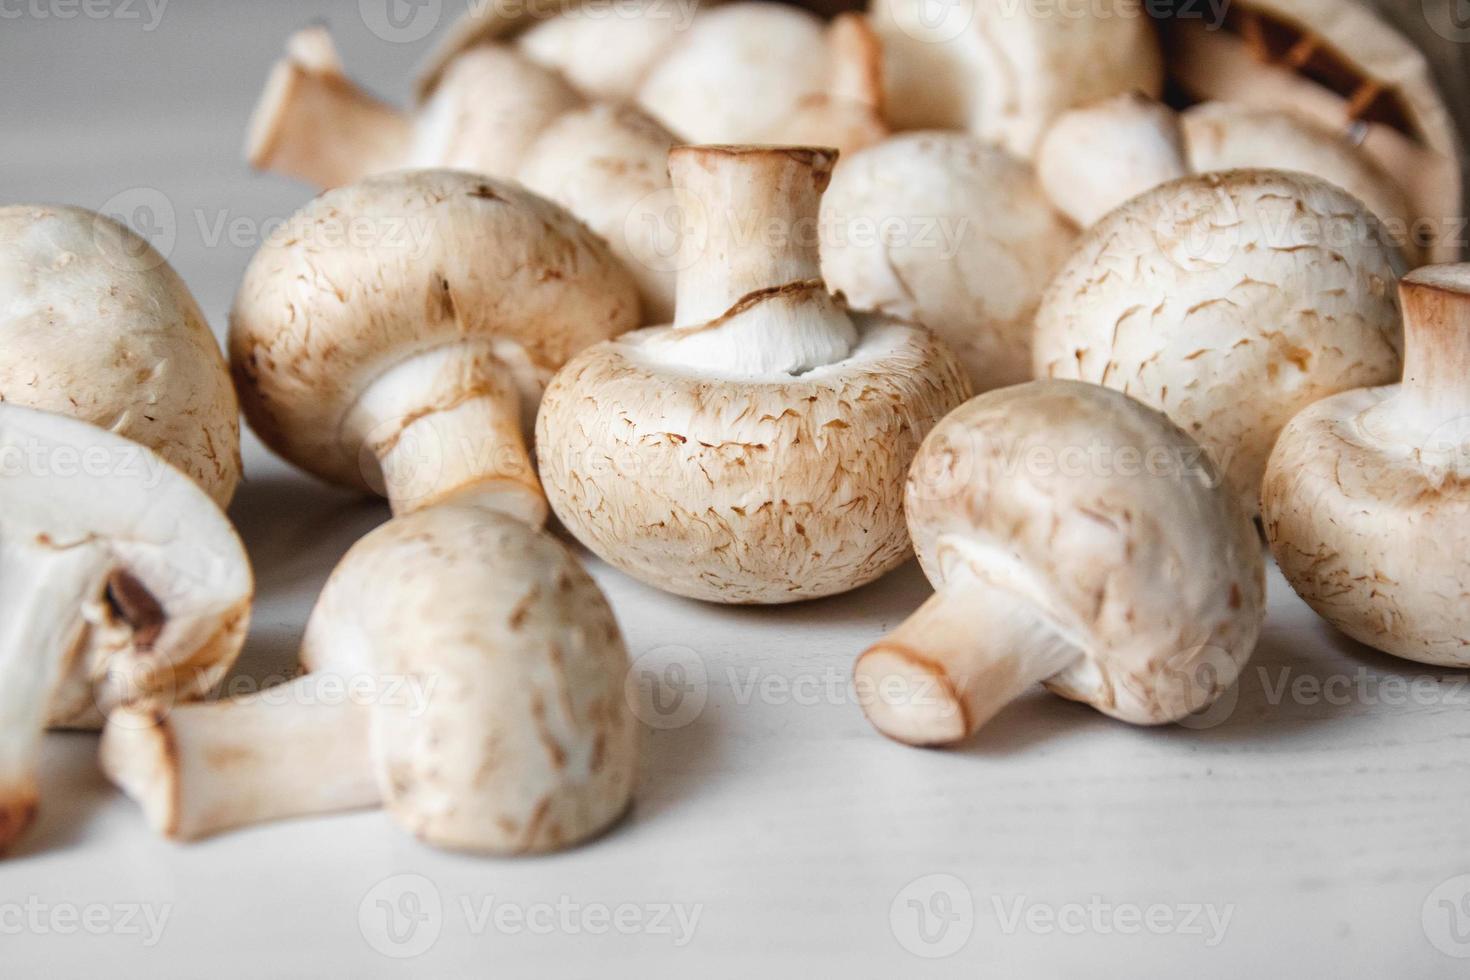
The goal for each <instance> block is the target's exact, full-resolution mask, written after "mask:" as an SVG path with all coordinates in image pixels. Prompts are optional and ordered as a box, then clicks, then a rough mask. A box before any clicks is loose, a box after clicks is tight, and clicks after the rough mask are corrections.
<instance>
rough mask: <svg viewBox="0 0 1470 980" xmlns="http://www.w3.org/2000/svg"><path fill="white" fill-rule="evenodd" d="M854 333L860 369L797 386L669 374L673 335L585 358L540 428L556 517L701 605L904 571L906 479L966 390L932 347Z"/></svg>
mask: <svg viewBox="0 0 1470 980" xmlns="http://www.w3.org/2000/svg"><path fill="white" fill-rule="evenodd" d="M852 319H853V321H854V322H855V323H856V324H857V326H858V330H859V340H858V343H857V346H856V347H855V348H854V350H853V351H852V354H851V356H849V357H848V358H846V359H843V360H840V361H838V362H836V363H834V364H830V365H827V366H822V367H817V368H815V369H814V370H811V371H810V372H808V373H805V374H802V375H800V376H799V377H789V376H782V377H781V378H779V379H777V378H771V379H764V378H745V379H733V378H732V379H724V378H719V377H713V376H711V375H710V374H708V373H704V372H696V371H693V370H680V369H679V368H678V367H676V366H674V365H661V364H659V363H658V362H657V360H656V359H655V358H654V357H652V356H650V354H649V350H650V348H651V347H654V346H656V345H657V344H658V342H659V341H660V339H661V338H662V337H664V336H667V335H668V333H669V331H668V330H667V329H666V328H659V329H654V330H643V331H638V332H636V333H632V334H628V335H625V336H624V337H622V338H619V339H618V340H614V341H610V342H608V343H605V344H600V345H598V346H596V347H593V348H590V349H588V350H587V351H585V352H584V353H582V354H581V355H579V356H578V357H576V358H575V359H573V360H572V361H571V362H570V363H569V364H568V365H567V366H566V368H564V369H563V370H562V372H561V373H560V374H558V375H557V377H556V378H555V379H554V380H553V381H552V383H551V385H550V387H549V388H548V389H547V393H546V398H545V400H544V401H543V402H542V406H541V416H540V419H539V421H538V423H537V446H538V453H539V458H540V466H541V472H542V478H543V480H544V481H545V484H546V488H547V496H548V499H549V500H550V502H551V506H552V509H553V510H554V511H555V512H556V514H557V516H558V517H559V518H560V519H561V521H562V523H564V524H565V525H566V526H567V528H568V529H569V530H570V531H572V533H573V534H575V535H576V536H577V538H578V539H579V540H580V541H582V542H583V543H584V544H586V545H587V546H588V547H589V548H591V549H592V550H593V551H594V552H596V553H597V554H598V555H599V557H601V558H602V559H603V560H605V561H607V562H608V563H609V564H611V565H613V566H615V567H617V568H619V569H621V570H622V571H624V572H626V573H628V574H629V575H632V576H633V577H635V578H638V579H640V580H642V581H644V582H648V583H650V584H652V585H655V586H657V587H658V588H661V589H664V590H665V591H668V592H673V593H675V594H678V595H684V596H689V597H692V598H696V599H704V600H709V601H719V602H727V603H779V602H793V601H797V600H801V599H811V598H816V597H819V596H824V595H831V594H835V593H838V592H844V591H847V590H849V589H853V588H856V587H858V586H859V585H862V584H865V583H867V582H870V581H872V580H874V579H876V578H878V577H879V576H881V575H883V574H884V573H885V572H887V571H889V570H891V569H892V568H894V567H896V566H897V565H899V564H900V563H902V562H903V561H904V559H905V558H906V557H907V556H908V554H909V544H908V535H907V532H906V530H905V529H904V527H903V520H902V516H901V515H902V501H901V497H902V485H903V476H904V473H905V472H906V470H907V468H908V462H909V460H910V459H912V457H913V453H914V452H915V450H916V449H917V448H918V445H919V441H920V440H921V439H922V438H923V437H924V434H925V433H926V432H928V430H929V428H930V427H931V426H932V425H933V424H934V423H935V422H936V421H938V419H939V418H941V417H942V416H943V415H944V414H945V413H946V412H948V411H949V410H950V409H951V408H953V407H954V406H955V405H957V404H959V403H960V402H961V401H963V400H964V398H965V397H966V395H967V394H968V388H969V386H968V384H967V382H966V379H965V378H964V375H963V371H962V369H961V368H960V366H959V364H958V362H957V361H956V360H955V358H954V355H953V354H951V353H949V351H948V349H947V348H946V347H945V346H944V345H943V344H942V343H940V342H938V341H937V340H936V339H935V338H934V337H933V336H932V335H930V334H929V333H928V331H925V330H923V329H919V328H915V327H912V326H909V325H907V324H901V323H895V322H892V321H888V320H885V319H882V318H879V317H873V316H866V315H863V314H853V315H852ZM646 527H657V528H658V533H657V534H656V535H645V534H642V533H640V529H641V528H646ZM793 542H799V546H798V547H793Z"/></svg>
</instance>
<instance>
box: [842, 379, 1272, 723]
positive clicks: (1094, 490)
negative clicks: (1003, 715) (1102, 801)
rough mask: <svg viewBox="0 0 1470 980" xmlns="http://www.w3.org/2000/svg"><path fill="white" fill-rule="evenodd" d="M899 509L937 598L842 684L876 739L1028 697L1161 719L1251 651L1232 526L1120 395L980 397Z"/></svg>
mask: <svg viewBox="0 0 1470 980" xmlns="http://www.w3.org/2000/svg"><path fill="white" fill-rule="evenodd" d="M907 506H908V520H909V528H910V529H911V530H912V532H913V536H914V547H915V549H916V550H917V551H918V553H919V560H920V562H922V563H923V566H924V571H925V573H926V574H927V575H928V576H929V579H930V581H932V582H933V583H934V586H935V589H936V590H937V591H936V593H935V595H934V597H933V598H932V599H930V600H929V601H928V602H927V603H925V604H924V605H923V606H922V607H921V608H920V609H919V611H918V612H916V613H915V614H914V615H913V616H911V617H910V618H909V619H908V620H907V621H906V622H905V623H903V625H901V626H899V627H898V629H896V630H894V631H893V632H892V633H891V634H889V635H888V636H887V637H885V638H884V639H883V640H881V641H880V642H879V643H877V644H876V645H875V646H874V647H873V648H872V649H870V650H868V651H867V652H866V653H864V654H863V655H862V656H861V657H860V658H859V659H858V662H857V668H856V681H857V690H858V692H859V694H860V696H861V697H862V698H863V709H864V711H865V712H866V713H867V715H868V718H869V720H870V721H871V722H872V723H873V725H874V726H875V727H877V729H878V730H879V731H881V732H882V733H883V734H885V735H887V736H889V737H890V738H894V739H897V740H899V741H901V742H907V743H910V744H913V745H948V744H951V743H953V742H957V741H959V740H960V739H963V738H965V737H966V736H968V735H971V734H973V733H974V732H975V731H976V730H978V729H979V728H980V727H981V726H982V725H984V724H985V723H986V722H987V721H989V720H990V718H991V717H993V716H994V715H995V713H996V712H998V711H999V710H1000V709H1001V708H1003V707H1004V706H1005V705H1006V704H1008V703H1009V702H1010V701H1012V700H1014V699H1015V698H1016V697H1018V696H1019V695H1020V694H1022V693H1023V692H1024V691H1025V690H1026V689H1027V688H1029V687H1030V686H1031V685H1033V684H1036V683H1038V682H1042V683H1045V684H1046V686H1047V687H1048V688H1049V689H1050V690H1052V691H1053V692H1054V693H1056V694H1060V695H1061V696H1062V697H1065V698H1070V699H1072V700H1074V701H1082V702H1085V703H1087V704H1090V705H1092V706H1093V707H1095V708H1097V709H1098V710H1099V711H1101V712H1103V713H1104V714H1107V715H1111V716H1112V717H1114V718H1120V719H1122V720H1123V721H1128V722H1132V723H1134V724H1140V725H1156V724H1162V723H1166V722H1171V721H1178V720H1179V719H1181V718H1183V717H1184V716H1186V715H1188V714H1190V713H1192V712H1195V711H1199V710H1201V709H1203V708H1205V707H1207V706H1208V705H1210V704H1212V703H1213V702H1214V701H1215V699H1216V698H1218V697H1219V695H1220V694H1221V693H1222V692H1224V691H1225V690H1226V689H1227V688H1229V686H1230V685H1231V683H1233V681H1234V680H1235V677H1236V676H1237V674H1238V673H1239V671H1240V669H1241V667H1242V666H1244V664H1245V662H1246V661H1247V660H1248V659H1249V657H1250V655H1251V651H1252V650H1253V649H1254V647H1255V643H1256V637H1257V635H1258V634H1259V632H1260V627H1261V621H1262V619H1263V616H1264V613H1265V601H1266V596H1265V563H1264V560H1263V557H1262V549H1261V547H1260V544H1259V541H1258V539H1257V537H1256V533H1255V528H1254V526H1253V525H1252V523H1251V520H1250V518H1249V517H1248V516H1247V512H1245V511H1243V510H1241V509H1240V508H1239V507H1238V506H1236V504H1235V501H1234V500H1233V499H1232V497H1231V495H1230V494H1229V493H1228V492H1226V491H1225V490H1224V489H1222V487H1221V484H1220V481H1219V478H1218V474H1217V473H1216V471H1215V470H1214V468H1213V467H1212V466H1211V464H1210V462H1209V460H1208V458H1207V457H1206V456H1205V454H1204V451H1203V450H1202V449H1201V448H1200V447H1199V445H1198V444H1197V443H1195V442H1194V440H1192V439H1190V438H1189V436H1188V435H1186V434H1185V433H1184V432H1182V431H1181V430H1180V429H1178V428H1177V427H1176V426H1174V425H1173V424H1172V423H1170V422H1169V420H1168V419H1166V418H1165V417H1164V416H1163V415H1161V414H1159V413H1158V412H1155V411H1153V410H1152V409H1149V408H1147V407H1145V406H1143V405H1142V404H1140V403H1138V402H1136V401H1134V400H1133V399H1131V398H1128V397H1126V396H1124V395H1121V394H1118V393H1116V392H1113V391H1110V390H1108V389H1106V388H1101V387H1098V386H1096V385H1087V384H1079V383H1077V382H1065V381H1036V382H1031V383H1029V384H1024V385H1018V386H1015V387H1011V388H1006V389H1003V390H1000V391H992V392H990V393H988V394H985V395H981V396H980V397H978V398H976V399H975V400H973V401H971V402H970V403H968V404H967V405H965V406H964V407H962V408H960V409H959V410H958V411H956V412H954V413H953V414H952V415H950V416H949V417H948V418H946V419H945V420H944V421H943V422H941V423H940V424H939V425H938V426H937V427H936V428H935V430H934V431H933V432H932V433H930V435H929V438H928V439H927V440H925V442H924V446H923V448H922V449H921V450H920V451H919V455H918V458H917V459H915V461H914V466H913V470H912V471H911V473H910V475H909V481H908V495H907Z"/></svg>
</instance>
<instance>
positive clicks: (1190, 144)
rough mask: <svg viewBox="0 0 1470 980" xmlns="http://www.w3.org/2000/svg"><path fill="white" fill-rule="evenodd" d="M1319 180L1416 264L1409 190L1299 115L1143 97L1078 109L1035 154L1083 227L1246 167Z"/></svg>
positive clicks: (1054, 193) (1048, 183)
mask: <svg viewBox="0 0 1470 980" xmlns="http://www.w3.org/2000/svg"><path fill="white" fill-rule="evenodd" d="M1249 167H1254V168H1272V169H1276V170H1295V171H1300V172H1301V173H1308V174H1312V175H1313V176H1315V177H1321V178H1322V179H1323V180H1325V181H1327V182H1328V183H1330V184H1335V185H1336V186H1338V187H1340V188H1342V189H1343V190H1345V191H1347V192H1348V193H1349V194H1351V195H1352V196H1353V197H1356V198H1357V199H1358V200H1360V201H1362V202H1363V203H1364V204H1366V205H1367V206H1368V210H1370V211H1372V212H1373V213H1374V214H1375V215H1377V216H1378V218H1379V219H1380V220H1382V221H1384V222H1385V224H1386V226H1387V227H1388V228H1389V229H1390V230H1391V231H1394V230H1397V231H1395V233H1394V237H1395V238H1396V239H1398V240H1399V242H1400V245H1401V247H1402V248H1403V249H1404V252H1405V256H1406V257H1407V258H1409V259H1411V260H1413V259H1417V258H1418V254H1419V253H1418V249H1417V247H1416V246H1415V243H1414V242H1413V241H1412V240H1411V239H1410V238H1409V237H1408V236H1407V234H1406V233H1405V232H1406V230H1407V229H1408V228H1410V227H1411V226H1412V224H1413V222H1414V220H1415V216H1414V215H1411V214H1410V213H1409V203H1408V201H1407V200H1406V199H1405V198H1404V194H1403V192H1402V190H1401V189H1400V188H1399V187H1398V185H1396V184H1395V183H1394V182H1393V180H1392V179H1391V178H1390V177H1389V176H1388V174H1386V173H1384V172H1383V170H1382V169H1381V168H1380V167H1379V166H1378V165H1377V164H1376V163H1375V162H1374V161H1373V159H1372V158H1371V157H1369V156H1367V155H1365V154H1363V153H1361V152H1360V151H1359V150H1358V149H1357V148H1356V147H1354V146H1353V145H1352V144H1350V143H1349V142H1348V141H1347V140H1346V139H1344V138H1343V137H1341V136H1340V135H1338V134H1336V133H1334V132H1332V131H1331V130H1328V129H1327V128H1325V127H1324V126H1322V125H1321V124H1320V123H1318V122H1315V121H1313V120H1311V119H1309V118H1307V117H1305V116H1302V115H1299V114H1297V113H1296V112H1293V111H1289V110H1284V109H1259V108H1251V107H1248V106H1239V105H1231V104H1228V103H1223V102H1208V103H1201V104H1200V105H1196V106H1193V107H1192V108H1190V109H1188V110H1186V111H1185V112H1183V113H1176V112H1174V111H1173V110H1172V109H1170V108H1169V107H1167V106H1165V105H1163V104H1162V103H1160V102H1156V101H1154V100H1152V99H1146V98H1144V97H1143V96H1140V95H1137V94H1129V95H1121V96H1117V97H1115V98H1112V99H1106V100H1104V101H1102V102H1099V103H1095V104H1093V105H1090V106H1085V107H1083V108H1080V109H1072V110H1069V111H1067V112H1065V113H1063V114H1062V115H1061V116H1060V117H1059V118H1058V119H1057V121H1056V123H1054V124H1053V125H1052V127H1051V129H1049V130H1048V131H1047V134H1046V136H1045V137H1044V138H1043V139H1042V141H1041V146H1040V148H1039V149H1038V151H1037V155H1036V170H1037V174H1038V176H1039V177H1040V179H1041V185H1042V187H1043V188H1044V189H1045V190H1046V193H1047V195H1048V196H1049V197H1050V198H1051V199H1052V201H1053V202H1055V203H1056V205H1057V206H1058V207H1059V208H1060V209H1061V210H1062V211H1063V212H1064V213H1065V214H1066V215H1067V216H1068V217H1070V218H1071V219H1072V220H1073V221H1075V222H1077V223H1078V224H1079V225H1082V226H1083V227H1086V226H1087V225H1090V224H1092V223H1093V222H1095V221H1097V220H1098V219H1099V218H1101V217H1102V216H1103V215H1104V214H1106V213H1107V212H1109V211H1111V210H1112V209H1113V208H1115V207H1117V206H1118V205H1120V204H1122V203H1123V202H1124V201H1126V200H1128V199H1129V198H1131V197H1134V196H1136V195H1138V194H1141V193H1142V192H1144V191H1146V190H1148V189H1149V188H1151V187H1156V186H1157V185H1159V184H1162V183H1165V182H1167V181H1170V180H1176V179H1178V178H1180V177H1184V176H1186V175H1188V174H1191V173H1196V174H1198V173H1208V172H1210V171H1215V170H1237V169H1242V168H1249Z"/></svg>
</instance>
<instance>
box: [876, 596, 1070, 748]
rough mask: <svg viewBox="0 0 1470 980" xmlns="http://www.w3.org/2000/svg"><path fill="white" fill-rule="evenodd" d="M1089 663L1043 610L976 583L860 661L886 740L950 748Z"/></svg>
mask: <svg viewBox="0 0 1470 980" xmlns="http://www.w3.org/2000/svg"><path fill="white" fill-rule="evenodd" d="M1079 656H1081V651H1080V650H1079V649H1078V648H1077V647H1076V646H1075V645H1073V644H1072V643H1070V642H1069V641H1068V640H1067V639H1066V638H1064V637H1063V636H1061V635H1060V634H1059V633H1058V632H1057V631H1056V630H1055V629H1054V628H1053V627H1052V626H1051V625H1050V624H1049V623H1048V621H1047V619H1046V618H1045V617H1044V615H1043V614H1042V613H1041V611H1040V610H1039V609H1037V608H1036V606H1035V605H1034V604H1032V603H1031V602H1029V601H1028V600H1026V599H1025V598H1023V597H1022V596H1020V595H1017V594H1014V593H1010V592H1007V591H1005V590H1003V589H999V588H996V587H995V586H993V585H991V584H989V583H987V582H983V581H980V580H979V579H976V578H974V577H972V576H968V575H966V576H963V577H958V578H955V579H952V580H951V581H950V582H949V583H948V584H946V585H945V586H943V587H942V588H941V589H940V590H939V591H938V592H937V593H935V595H934V596H933V597H932V598H931V599H929V601H928V602H926V603H924V605H923V606H921V607H919V610H918V611H917V612H916V613H914V614H913V615H912V616H910V617H909V618H908V619H907V620H906V621H905V622H904V623H903V624H902V625H901V626H899V628H898V629H896V630H894V631H893V632H892V633H890V634H889V635H888V636H886V637H885V638H884V639H882V640H881V641H879V642H878V643H877V644H876V645H874V646H873V647H872V648H871V649H869V650H868V651H867V652H865V653H864V654H863V655H862V656H861V657H859V658H858V662H857V667H856V670H855V673H856V679H857V686H858V692H859V695H860V696H861V698H862V704H863V711H864V712H865V713H866V714H867V716H868V720H869V721H871V722H872V723H873V726H874V727H875V728H877V729H878V730H879V731H880V732H882V733H883V734H884V735H887V736H888V737H889V738H892V739H895V740H896V741H900V742H905V743H908V744H910V745H950V744H953V743H955V742H958V741H960V740H961V739H963V738H965V737H967V736H969V735H972V734H974V733H975V732H976V731H978V730H979V729H980V727H981V726H982V725H984V724H985V723H986V722H987V721H989V720H990V719H991V718H992V717H993V716H994V715H995V714H996V713H997V712H999V711H1000V709H1001V708H1003V707H1005V706H1006V705H1007V704H1009V703H1010V702H1011V701H1013V700H1015V699H1016V698H1017V697H1019V696H1020V695H1021V694H1022V693H1023V692H1024V691H1025V690H1026V689H1027V688H1028V687H1030V686H1031V685H1033V684H1036V683H1039V682H1041V681H1044V680H1046V679H1047V678H1048V677H1052V676H1053V675H1055V674H1057V673H1059V672H1061V671H1062V670H1064V669H1066V667H1067V666H1069V665H1070V664H1071V663H1073V662H1074V661H1076V659H1077V658H1078V657H1079Z"/></svg>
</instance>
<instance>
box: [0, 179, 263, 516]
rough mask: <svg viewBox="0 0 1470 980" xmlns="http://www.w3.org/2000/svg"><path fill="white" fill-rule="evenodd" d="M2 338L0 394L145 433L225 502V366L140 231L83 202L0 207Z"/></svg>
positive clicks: (236, 472)
mask: <svg viewBox="0 0 1470 980" xmlns="http://www.w3.org/2000/svg"><path fill="white" fill-rule="evenodd" d="M0 347H3V349H4V354H3V356H0V402H7V403H10V404H13V405H25V406H29V407H31V408H39V409H44V410H46V411H48V412H58V413H60V414H62V415H70V416H72V417H74V418H79V419H82V420H84V421H87V422H91V423H93V424H95V425H100V426H102V427H103V428H106V429H110V430H112V431H113V432H115V433H117V434H118V435H120V436H125V437H126V438H128V439H131V440H133V441H134V442H139V443H142V444H143V445H145V446H147V447H149V448H150V449H152V450H154V451H155V452H157V453H159V454H160V455H161V456H162V457H163V458H164V459H166V460H168V462H169V463H171V464H172V465H174V466H176V467H178V468H179V469H180V470H182V471H183V472H184V473H186V474H188V475H189V476H191V477H193V478H194V479H195V480H196V481H197V482H198V483H199V485H200V486H201V487H203V488H204V490H205V492H206V493H208V494H209V495H210V496H211V497H213V498H214V500H215V501H216V502H217V503H219V504H220V505H221V506H224V505H225V504H228V503H229V501H230V498H231V496H233V495H234V492H235V485H236V484H237V483H238V482H239V480H240V422H239V416H240V411H239V407H238V405H237V404H236V401H235V390H234V388H233V386H232V385H231V384H230V375H229V370H228V369H227V368H226V366H225V359H224V356H223V355H222V354H221V353H220V348H219V343H218V342H217V341H216V340H215V339H214V335H213V334H212V333H210V330H209V324H208V323H207V322H206V321H205V319H204V314H203V313H202V312H201V311H200V309H199V304H197V303H196V302H195V301H194V297H193V296H191V295H190V294H189V290H188V287H186V286H185V285H184V283H183V281H182V280H180V279H179V277H178V275H177V274H175V272H174V270H173V268H172V267H171V266H170V265H169V264H168V262H167V261H165V259H164V257H163V256H162V255H160V254H158V252H157V251H155V250H154V249H153V247H152V246H151V245H149V244H148V243H147V242H146V241H144V240H143V239H142V238H140V237H138V236H137V235H135V234H134V233H133V232H131V231H129V230H128V229H127V228H125V227H123V226H122V225H120V224H118V223H117V222H115V221H113V220H112V219H110V218H106V217H103V216H102V215H99V214H94V213H92V212H91V211H86V210H83V209H81V208H66V207H49V206H41V205H13V206H10V207H0Z"/></svg>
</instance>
